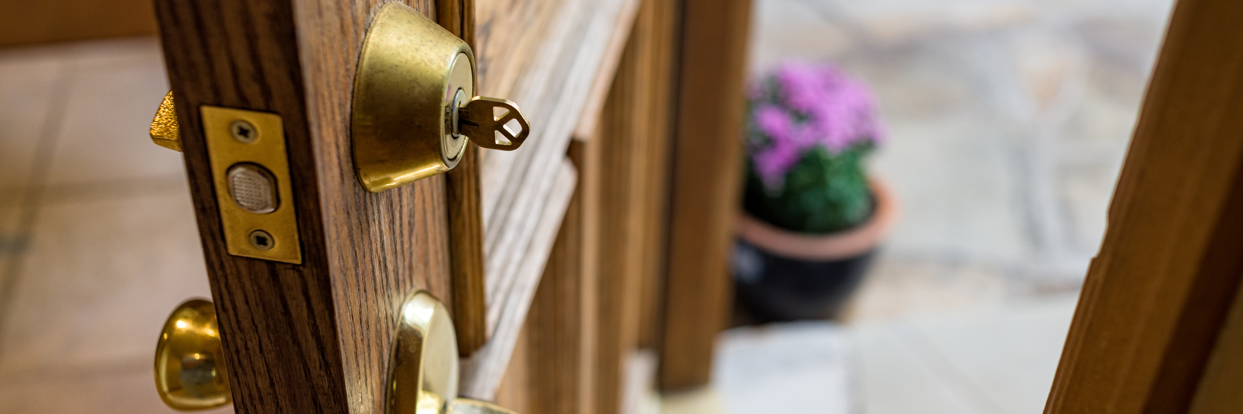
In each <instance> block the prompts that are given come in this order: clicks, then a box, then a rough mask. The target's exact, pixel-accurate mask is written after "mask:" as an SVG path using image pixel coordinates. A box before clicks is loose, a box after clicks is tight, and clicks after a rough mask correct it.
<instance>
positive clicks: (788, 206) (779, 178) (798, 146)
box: [743, 62, 884, 234]
mask: <svg viewBox="0 0 1243 414" xmlns="http://www.w3.org/2000/svg"><path fill="white" fill-rule="evenodd" d="M748 113H749V116H748V119H747V124H746V137H745V141H746V148H747V155H748V156H747V167H748V168H747V170H748V172H747V180H746V188H745V191H744V200H743V205H744V206H743V207H744V208H745V209H746V210H747V212H748V213H750V214H751V215H752V216H754V217H756V218H759V219H761V220H763V221H765V222H768V223H770V224H772V225H774V226H777V227H780V228H783V229H786V230H791V231H796V232H801V233H813V234H823V233H832V232H836V231H841V230H845V229H849V228H851V227H854V226H856V225H859V224H862V223H863V222H864V221H866V220H867V219H868V218H869V217H870V216H871V214H872V210H873V198H872V194H871V191H870V189H869V187H868V180H867V176H866V174H865V172H864V167H865V166H864V160H865V158H866V157H867V156H868V155H869V154H870V153H871V152H872V151H873V150H874V149H875V148H876V147H877V146H878V145H879V144H881V143H882V141H883V140H884V132H883V131H882V129H881V126H880V123H879V121H878V119H877V116H876V109H875V103H874V99H873V97H872V94H871V91H870V90H869V89H868V88H867V87H866V86H865V85H864V84H863V83H861V82H859V81H858V80H855V79H853V78H851V77H849V76H847V75H846V74H844V73H842V71H841V70H839V69H838V68H836V67H834V66H832V65H827V64H815V63H806V62H786V63H784V64H782V65H780V66H779V67H777V68H776V70H774V71H773V72H771V73H769V74H767V75H766V76H763V77H761V78H760V79H758V80H756V81H755V82H754V83H753V84H752V85H751V88H750V92H749V100H748Z"/></svg>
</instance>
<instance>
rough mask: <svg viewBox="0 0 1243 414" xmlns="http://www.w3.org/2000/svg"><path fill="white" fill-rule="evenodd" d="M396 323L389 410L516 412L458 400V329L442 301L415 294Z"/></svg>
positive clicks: (395, 413)
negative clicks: (456, 329)
mask: <svg viewBox="0 0 1243 414" xmlns="http://www.w3.org/2000/svg"><path fill="white" fill-rule="evenodd" d="M397 322H398V323H397V332H396V334H395V335H394V336H393V353H392V356H391V357H390V362H389V374H388V375H389V376H388V384H389V386H388V396H387V397H386V398H387V399H386V402H385V412H386V413H388V414H399V413H401V414H404V413H420V414H422V413H445V414H513V412H512V411H509V410H506V409H504V408H501V407H498V406H496V405H493V404H489V403H486V402H482V401H476V400H471V399H466V398H455V397H457V391H458V351H457V333H456V331H455V330H454V327H453V320H451V319H449V310H448V309H445V306H444V304H441V303H440V301H439V300H437V299H436V298H435V297H433V296H432V295H431V294H429V293H427V292H424V291H417V292H415V293H414V294H412V295H410V297H409V298H407V299H406V302H405V304H403V305H402V307H401V311H400V312H399V313H398V321H397ZM446 396H448V398H449V399H448V400H446V398H445V397H446Z"/></svg>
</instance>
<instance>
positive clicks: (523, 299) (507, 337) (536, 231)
mask: <svg viewBox="0 0 1243 414" xmlns="http://www.w3.org/2000/svg"><path fill="white" fill-rule="evenodd" d="M558 166H559V167H560V168H559V170H558V174H557V179H556V181H554V182H553V185H551V186H550V187H549V188H546V189H544V192H543V193H541V194H537V196H539V197H541V198H543V200H544V202H543V203H542V206H541V209H540V210H539V214H536V215H532V216H530V217H529V218H527V221H528V223H527V225H528V226H529V227H530V228H532V229H533V230H532V234H531V242H530V243H529V244H528V245H527V248H526V250H524V251H522V252H520V253H521V254H524V255H526V256H528V257H530V258H531V259H530V260H526V261H524V262H523V263H522V267H521V268H519V269H518V274H517V275H516V277H515V278H514V280H515V282H516V283H515V284H514V285H513V286H512V290H511V291H510V293H509V294H508V295H507V296H506V297H505V301H504V302H501V303H500V304H499V306H500V309H499V311H500V315H501V317H502V318H501V320H500V321H499V323H498V324H497V329H496V331H494V333H493V335H492V338H491V339H489V340H488V342H487V343H486V344H484V346H483V347H481V348H479V350H478V351H476V352H475V353H474V354H472V355H471V357H470V358H469V359H467V360H465V362H464V364H463V366H462V384H461V391H460V392H461V394H462V395H465V396H468V397H472V398H476V399H481V400H491V399H493V398H494V397H495V396H496V392H497V388H498V387H499V386H500V382H501V379H502V376H503V375H504V374H505V370H506V368H507V367H509V363H510V360H511V359H512V356H513V352H514V346H515V344H517V343H518V335H519V333H520V332H521V330H522V327H523V325H524V323H525V321H526V319H527V314H528V313H529V311H530V307H531V302H532V300H533V299H534V297H535V291H536V289H537V288H538V287H539V283H540V275H541V274H543V272H544V265H545V264H546V260H547V258H548V257H549V254H550V253H551V252H552V247H553V243H554V242H555V241H556V236H557V231H558V229H559V228H560V226H561V220H562V218H563V217H564V216H565V211H566V207H567V206H568V205H569V202H570V197H571V196H572V195H573V192H574V187H575V186H576V185H577V182H578V172H577V171H575V169H574V166H573V165H571V164H570V163H569V161H566V160H565V159H564V158H562V160H561V161H560V163H558Z"/></svg>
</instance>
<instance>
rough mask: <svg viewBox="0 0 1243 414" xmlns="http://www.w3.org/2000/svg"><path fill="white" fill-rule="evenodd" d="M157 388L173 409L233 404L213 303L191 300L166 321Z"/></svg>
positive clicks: (157, 354)
mask: <svg viewBox="0 0 1243 414" xmlns="http://www.w3.org/2000/svg"><path fill="white" fill-rule="evenodd" d="M155 388H156V390H157V391H159V393H160V398H161V399H163V400H164V403H165V404H168V406H169V407H172V408H174V409H178V410H202V409H207V408H215V407H220V406H223V405H227V404H229V403H230V402H232V401H233V394H232V393H230V392H229V374H228V371H227V370H226V368H225V364H224V350H223V349H221V346H220V330H219V329H218V328H217V326H216V308H215V306H213V305H212V303H211V302H209V301H206V300H202V299H191V300H188V301H186V302H185V303H182V304H181V305H180V306H178V307H177V309H176V310H173V313H172V314H171V315H169V316H168V321H166V322H164V332H162V333H161V334H160V341H159V343H158V344H157V345H156V346H155Z"/></svg>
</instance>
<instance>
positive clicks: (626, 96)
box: [586, 2, 652, 414]
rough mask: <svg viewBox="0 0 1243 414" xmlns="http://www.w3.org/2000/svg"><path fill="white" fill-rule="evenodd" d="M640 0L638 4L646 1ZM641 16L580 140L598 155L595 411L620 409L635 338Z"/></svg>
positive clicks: (643, 75)
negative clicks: (591, 129) (593, 131)
mask: <svg viewBox="0 0 1243 414" xmlns="http://www.w3.org/2000/svg"><path fill="white" fill-rule="evenodd" d="M651 3H652V2H645V4H643V5H641V6H640V15H642V14H643V13H642V9H644V8H650V4H651ZM644 26H645V22H644V20H643V19H642V18H640V19H637V20H636V21H635V29H639V30H632V31H631V36H630V39H629V40H628V41H627V42H626V47H625V49H624V51H623V52H622V57H621V60H620V63H619V66H618V68H617V73H616V74H615V76H614V78H613V85H612V86H611V87H610V89H609V94H608V97H607V98H606V100H605V102H604V106H603V110H602V112H601V117H600V120H599V124H598V128H599V129H598V134H597V135H596V136H594V137H592V138H591V139H590V140H588V142H587V143H586V145H588V146H589V147H596V148H590V149H589V150H590V151H599V153H600V154H601V155H600V156H599V157H598V158H596V159H595V160H596V161H597V162H598V165H599V175H598V176H597V177H594V178H595V179H596V180H597V181H596V182H594V183H588V184H587V185H596V186H598V188H599V190H598V191H599V210H598V214H597V216H596V219H597V220H598V225H599V232H600V233H599V234H600V239H599V241H598V245H597V248H598V249H599V251H598V256H597V257H598V260H599V262H598V263H597V266H598V268H597V272H599V286H598V289H599V294H598V295H597V304H598V310H597V312H598V313H597V316H598V323H597V326H598V327H599V338H598V342H597V353H596V372H597V379H596V385H597V388H596V393H595V396H596V407H595V410H594V412H596V413H600V414H616V413H617V412H619V410H620V408H621V390H622V385H623V384H624V377H625V374H626V372H625V367H626V365H627V364H626V363H627V358H628V357H629V355H630V353H631V351H633V349H634V348H635V347H636V346H637V344H638V332H639V330H638V323H639V293H640V289H641V287H642V280H643V277H642V275H641V272H642V271H643V269H644V266H643V263H642V260H643V251H644V249H643V241H644V240H643V237H642V236H643V235H642V232H641V230H642V224H643V222H642V219H643V216H642V213H643V211H644V205H643V203H644V199H643V192H644V191H643V190H644V189H643V188H641V187H640V184H641V183H642V179H643V176H644V174H645V173H646V172H645V171H643V170H644V164H645V159H644V155H645V153H646V152H647V148H646V147H647V145H648V144H649V140H648V139H647V136H646V135H647V132H648V130H647V126H648V125H649V123H648V116H649V115H650V114H649V113H648V112H647V107H646V106H645V105H646V104H647V103H648V102H649V98H648V97H649V96H650V95H651V92H652V91H651V90H650V88H649V82H648V81H649V77H648V75H649V73H648V71H647V70H646V66H645V65H647V64H648V62H647V60H646V52H647V48H646V45H645V44H644V42H643V38H644V37H645V36H647V33H644V30H643V29H645V27H644Z"/></svg>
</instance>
